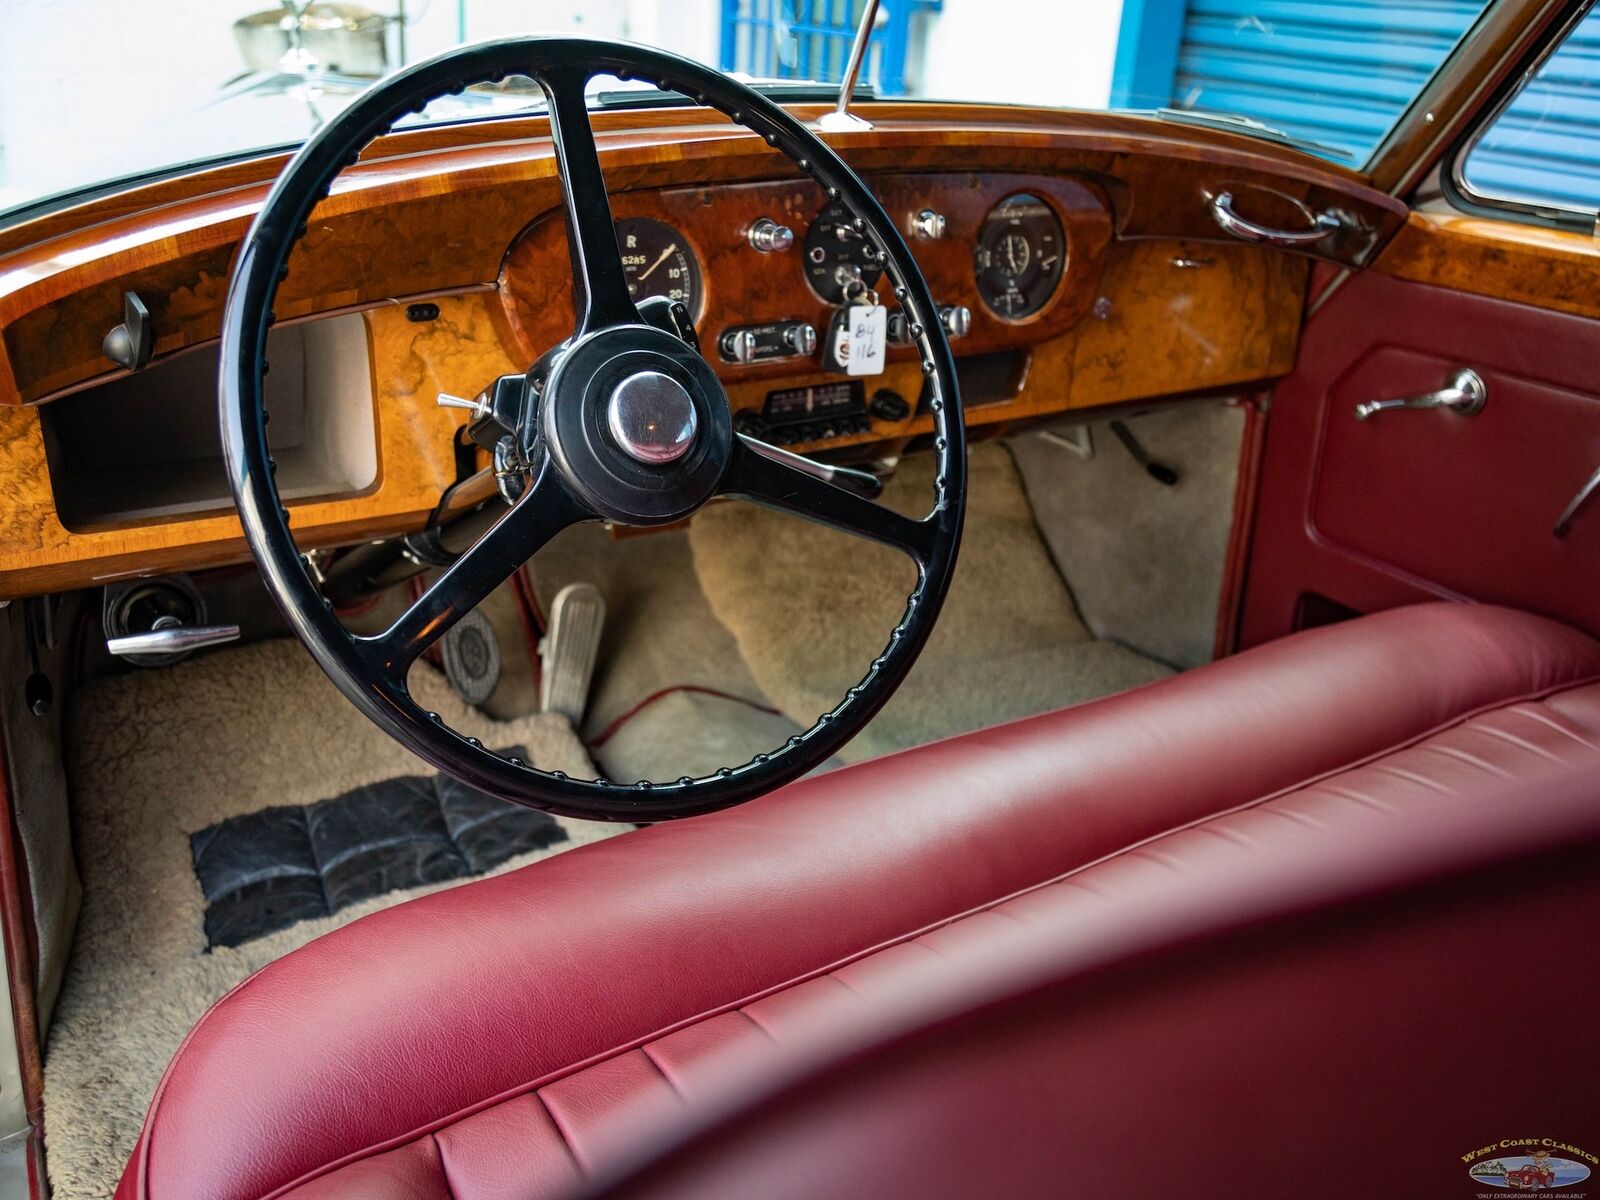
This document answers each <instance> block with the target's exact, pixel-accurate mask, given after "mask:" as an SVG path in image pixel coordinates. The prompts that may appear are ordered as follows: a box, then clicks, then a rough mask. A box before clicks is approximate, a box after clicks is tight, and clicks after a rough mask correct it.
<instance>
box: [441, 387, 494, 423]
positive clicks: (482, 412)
mask: <svg viewBox="0 0 1600 1200" xmlns="http://www.w3.org/2000/svg"><path fill="white" fill-rule="evenodd" d="M439 407H440V408H461V409H465V410H466V411H467V412H470V413H471V414H472V415H473V418H474V419H478V418H482V417H484V416H487V415H488V413H489V394H488V393H487V392H485V393H483V394H482V395H481V396H479V397H478V398H477V399H476V400H468V399H467V398H466V397H465V396H452V395H451V394H450V393H449V392H440V393H439Z"/></svg>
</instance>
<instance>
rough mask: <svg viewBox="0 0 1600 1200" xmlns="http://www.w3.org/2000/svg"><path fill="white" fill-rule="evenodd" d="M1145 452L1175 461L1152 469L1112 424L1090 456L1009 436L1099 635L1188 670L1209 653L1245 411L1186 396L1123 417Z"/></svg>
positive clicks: (1103, 427)
mask: <svg viewBox="0 0 1600 1200" xmlns="http://www.w3.org/2000/svg"><path fill="white" fill-rule="evenodd" d="M1123 420H1124V421H1125V422H1126V424H1127V427H1128V428H1129V430H1131V431H1132V432H1133V434H1134V435H1135V436H1136V437H1137V438H1138V439H1139V442H1140V444H1141V445H1143V446H1144V448H1145V451H1146V453H1148V454H1149V455H1150V456H1151V457H1152V458H1155V459H1157V460H1159V461H1161V462H1164V463H1166V464H1167V465H1168V466H1171V467H1173V468H1174V469H1175V470H1177V472H1178V475H1179V478H1178V482H1177V484H1176V485H1175V486H1173V487H1164V486H1163V485H1161V484H1160V483H1157V482H1156V481H1155V480H1154V479H1152V478H1150V476H1149V475H1148V474H1146V473H1145V469H1144V468H1143V467H1141V466H1140V465H1139V464H1138V463H1137V462H1135V461H1134V459H1133V456H1132V455H1131V454H1129V453H1128V451H1127V449H1126V448H1125V447H1124V446H1122V445H1121V444H1120V443H1119V442H1118V441H1117V439H1116V435H1115V434H1113V433H1112V432H1111V429H1110V427H1109V425H1108V424H1107V423H1106V422H1104V421H1100V422H1096V423H1095V424H1093V425H1091V426H1090V427H1089V429H1090V432H1091V435H1092V436H1093V438H1094V447H1095V454H1094V457H1093V458H1092V459H1090V460H1089V461H1087V462H1085V461H1084V460H1083V459H1082V458H1080V457H1078V456H1077V455H1076V454H1074V453H1073V452H1072V451H1070V450H1068V449H1066V448H1064V447H1062V446H1060V445H1057V444H1055V443H1052V442H1051V441H1050V440H1049V439H1047V438H1043V437H1039V436H1037V435H1029V436H1025V437H1019V438H1017V439H1015V440H1014V441H1013V442H1012V443H1011V447H1012V451H1013V453H1015V455H1016V458H1017V465H1018V467H1019V468H1020V469H1021V472H1022V477H1023V481H1024V483H1025V484H1026V486H1027V492H1028V499H1029V500H1030V501H1031V502H1032V504H1033V511H1034V515H1035V517H1036V518H1037V520H1038V522H1039V529H1040V531H1041V533H1042V534H1043V537H1044V540H1045V543H1046V544H1047V545H1048V546H1049V547H1050V551H1051V553H1052V554H1053V555H1054V557H1055V560H1056V563H1057V565H1059V566H1060V568H1061V573H1062V574H1063V575H1065V576H1066V579H1067V583H1068V585H1069V586H1070V587H1071V588H1072V595H1073V598H1074V599H1075V600H1076V601H1077V602H1078V611H1079V612H1080V613H1081V614H1082V615H1083V620H1084V623H1085V624H1086V625H1088V627H1089V629H1090V630H1091V631H1092V632H1093V634H1094V636H1095V637H1098V638H1110V639H1112V640H1114V641H1117V642H1121V643H1122V644H1123V645H1126V646H1132V647H1134V648H1135V649H1137V650H1139V651H1141V652H1143V653H1145V654H1148V655H1150V656H1151V657H1153V658H1158V659H1160V660H1161V661H1162V662H1165V663H1171V664H1172V665H1173V666H1175V667H1178V668H1181V669H1183V670H1187V669H1188V668H1190V667H1197V666H1199V665H1200V664H1201V663H1204V662H1210V661H1211V653H1212V646H1213V642H1214V640H1215V637H1216V626H1217V603H1218V600H1219V598H1220V596H1221V592H1222V572H1223V566H1224V563H1225V560H1226V558H1227V550H1228V531H1229V528H1230V527H1231V526H1232V524H1233V494H1234V488H1235V486H1236V484H1237V481H1238V474H1239V444H1240V439H1241V437H1242V436H1243V431H1244V412H1243V410H1241V409H1239V408H1237V407H1235V406H1233V405H1229V404H1223V403H1220V402H1218V403H1206V402H1200V401H1190V402H1187V403H1184V404H1180V405H1174V406H1172V407H1170V408H1163V409H1156V410H1153V411H1151V412H1147V413H1140V414H1139V415H1138V416H1134V417H1124V418H1123Z"/></svg>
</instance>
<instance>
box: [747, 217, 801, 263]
mask: <svg viewBox="0 0 1600 1200" xmlns="http://www.w3.org/2000/svg"><path fill="white" fill-rule="evenodd" d="M748 236H749V238H750V244H751V245H752V246H754V247H755V248H756V249H757V250H759V251H761V253H763V254H772V253H773V252H775V251H777V252H781V251H784V250H787V249H789V247H791V246H793V245H794V230H792V229H790V228H789V227H788V226H787V225H779V224H778V223H777V222H776V221H774V220H773V219H772V218H771V217H762V218H761V219H760V220H759V221H757V222H756V223H755V224H754V225H752V226H750V233H749V235H748Z"/></svg>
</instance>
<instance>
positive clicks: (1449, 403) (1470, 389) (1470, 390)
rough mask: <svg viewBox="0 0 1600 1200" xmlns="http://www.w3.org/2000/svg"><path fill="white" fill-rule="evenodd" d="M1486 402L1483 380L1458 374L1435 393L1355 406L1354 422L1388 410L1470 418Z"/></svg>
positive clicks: (1466, 372) (1466, 373)
mask: <svg viewBox="0 0 1600 1200" xmlns="http://www.w3.org/2000/svg"><path fill="white" fill-rule="evenodd" d="M1488 399H1489V389H1488V388H1486V387H1485V386H1484V383H1483V378H1482V377H1481V376H1480V375H1479V374H1478V373H1477V372H1476V371H1471V370H1462V371H1457V372H1455V374H1453V375H1451V376H1450V378H1449V379H1447V380H1446V381H1445V385H1444V387H1442V388H1440V389H1439V390H1438V391H1437V392H1428V393H1426V394H1424V395H1421V396H1406V397H1405V398H1403V399H1400V400H1364V401H1362V402H1361V403H1360V404H1358V405H1356V420H1358V421H1365V420H1367V419H1368V418H1370V417H1375V416H1377V415H1378V414H1379V413H1381V412H1386V411H1388V410H1389V409H1392V408H1448V409H1449V410H1450V411H1451V412H1454V413H1459V414H1460V415H1461V416H1463V417H1470V416H1472V415H1473V414H1474V413H1478V412H1481V411H1483V406H1484V404H1485V403H1487V401H1488Z"/></svg>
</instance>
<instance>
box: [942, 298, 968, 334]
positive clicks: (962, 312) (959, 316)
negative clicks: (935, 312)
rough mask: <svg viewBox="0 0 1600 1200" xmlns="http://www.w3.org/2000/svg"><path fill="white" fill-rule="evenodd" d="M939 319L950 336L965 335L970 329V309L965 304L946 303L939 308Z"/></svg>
mask: <svg viewBox="0 0 1600 1200" xmlns="http://www.w3.org/2000/svg"><path fill="white" fill-rule="evenodd" d="M939 320H940V321H941V322H942V323H943V324H944V331H945V332H946V333H948V334H949V335H950V336H951V337H953V338H958V337H966V336H967V334H968V332H969V331H971V329H972V310H971V309H970V308H968V307H967V306H966V305H965V304H946V305H945V306H944V307H943V308H941V309H940V310H939Z"/></svg>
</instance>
